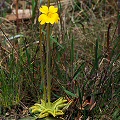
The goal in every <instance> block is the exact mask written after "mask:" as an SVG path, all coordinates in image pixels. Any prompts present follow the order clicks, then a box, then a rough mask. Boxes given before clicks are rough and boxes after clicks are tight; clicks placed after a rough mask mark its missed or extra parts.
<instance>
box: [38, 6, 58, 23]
mask: <svg viewBox="0 0 120 120" xmlns="http://www.w3.org/2000/svg"><path fill="white" fill-rule="evenodd" d="M39 10H40V12H41V13H42V14H41V15H40V16H39V18H38V21H39V22H40V24H41V25H43V24H45V23H51V24H54V23H58V21H59V20H60V18H59V15H58V13H57V11H58V8H55V7H54V6H50V7H49V8H48V7H47V6H42V7H41V8H40V9H39Z"/></svg>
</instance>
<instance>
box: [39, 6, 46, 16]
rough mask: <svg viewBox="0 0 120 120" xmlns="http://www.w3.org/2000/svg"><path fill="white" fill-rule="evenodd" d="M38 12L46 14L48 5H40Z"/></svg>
mask: <svg viewBox="0 0 120 120" xmlns="http://www.w3.org/2000/svg"><path fill="white" fill-rule="evenodd" d="M39 10H40V12H42V13H44V14H47V13H48V7H47V6H42V7H41V8H40V9H39Z"/></svg>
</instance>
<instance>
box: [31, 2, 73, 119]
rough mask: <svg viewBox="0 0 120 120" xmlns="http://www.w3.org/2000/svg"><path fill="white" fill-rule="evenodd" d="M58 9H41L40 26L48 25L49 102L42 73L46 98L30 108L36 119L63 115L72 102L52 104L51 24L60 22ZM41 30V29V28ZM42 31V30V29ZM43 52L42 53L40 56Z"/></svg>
mask: <svg viewBox="0 0 120 120" xmlns="http://www.w3.org/2000/svg"><path fill="white" fill-rule="evenodd" d="M57 11H58V8H55V7H54V6H49V4H48V7H47V6H42V7H41V8H40V12H41V13H42V14H41V15H40V16H39V18H38V21H39V22H40V25H43V24H45V23H47V48H46V54H47V55H46V74H47V75H46V76H47V100H46V84H45V80H44V74H43V71H42V74H41V76H42V80H43V83H44V86H45V88H44V97H43V99H42V100H41V104H39V103H36V104H35V105H34V106H32V107H30V111H31V112H32V113H33V114H35V117H36V118H44V117H47V116H49V115H50V114H51V115H52V116H53V117H56V116H58V115H63V114H64V110H65V109H67V108H68V107H69V105H70V104H71V102H69V103H67V100H66V99H64V97H60V98H58V99H57V100H56V101H54V102H53V103H52V102H51V75H50V71H51V70H50V24H54V23H58V21H59V20H60V18H59V15H58V13H57ZM40 28H41V27H40ZM40 30H41V29H40ZM40 35H42V34H41V32H40ZM41 43H42V42H41V39H40V47H41V46H42V45H41ZM41 54H42V52H40V56H42V55H41ZM41 63H43V60H42V59H41ZM42 70H43V68H42Z"/></svg>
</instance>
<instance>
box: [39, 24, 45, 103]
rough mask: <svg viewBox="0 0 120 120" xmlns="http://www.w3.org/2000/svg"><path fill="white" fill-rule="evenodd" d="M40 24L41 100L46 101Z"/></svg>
mask: <svg viewBox="0 0 120 120" xmlns="http://www.w3.org/2000/svg"><path fill="white" fill-rule="evenodd" d="M42 38H43V36H42V26H41V25H40V43H39V44H40V63H41V81H42V85H44V89H43V100H44V101H45V103H46V82H45V75H44V62H43V52H42V50H43V47H42Z"/></svg>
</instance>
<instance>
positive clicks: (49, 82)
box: [46, 24, 51, 104]
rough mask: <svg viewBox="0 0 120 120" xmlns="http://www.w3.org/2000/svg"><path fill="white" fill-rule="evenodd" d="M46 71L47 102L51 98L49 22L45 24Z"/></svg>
mask: <svg viewBox="0 0 120 120" xmlns="http://www.w3.org/2000/svg"><path fill="white" fill-rule="evenodd" d="M46 69H47V70H46V71H47V97H48V104H50V99H51V78H50V24H47V58H46Z"/></svg>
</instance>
